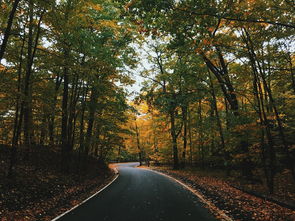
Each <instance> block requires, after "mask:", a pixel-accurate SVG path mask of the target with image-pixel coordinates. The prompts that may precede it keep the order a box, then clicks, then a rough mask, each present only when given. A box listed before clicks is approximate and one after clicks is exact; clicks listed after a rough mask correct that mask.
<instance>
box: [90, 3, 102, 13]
mask: <svg viewBox="0 0 295 221" xmlns="http://www.w3.org/2000/svg"><path fill="white" fill-rule="evenodd" d="M88 7H90V8H91V9H93V10H95V11H102V10H103V7H102V6H101V5H99V4H94V3H92V2H89V3H88Z"/></svg>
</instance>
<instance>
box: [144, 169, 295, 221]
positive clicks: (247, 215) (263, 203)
mask: <svg viewBox="0 0 295 221" xmlns="http://www.w3.org/2000/svg"><path fill="white" fill-rule="evenodd" d="M149 169H152V170H155V171H158V172H161V173H164V174H167V175H169V176H171V177H173V178H175V179H177V180H179V181H181V182H183V183H185V184H186V185H188V186H189V187H191V188H192V189H194V190H195V191H197V192H198V193H199V194H201V195H202V196H203V198H205V200H206V201H209V202H210V203H211V204H213V205H214V206H215V207H217V208H218V209H219V210H221V211H222V212H224V213H225V214H226V215H227V216H229V217H230V218H232V219H233V220H239V221H251V220H258V221H293V220H295V211H294V210H292V209H290V208H286V207H283V206H280V205H278V204H276V203H274V202H271V201H269V200H266V199H263V198H260V197H256V196H254V195H252V194H248V193H246V192H244V191H242V190H239V189H237V188H235V187H233V186H232V185H231V182H230V181H225V180H223V179H220V178H216V177H214V176H210V174H208V175H204V174H201V173H198V171H196V170H172V169H170V168H168V167H155V166H152V167H149Z"/></svg>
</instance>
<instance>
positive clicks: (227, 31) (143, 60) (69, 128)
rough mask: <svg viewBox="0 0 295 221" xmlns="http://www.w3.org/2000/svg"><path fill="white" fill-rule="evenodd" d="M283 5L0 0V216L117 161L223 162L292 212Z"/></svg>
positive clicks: (294, 60)
mask: <svg viewBox="0 0 295 221" xmlns="http://www.w3.org/2000/svg"><path fill="white" fill-rule="evenodd" d="M294 15H295V4H294V1H292V0H283V1H282V0H255V1H254V0H83V1H81V0H52V1H50V0H46V1H45V0H26V1H23V0H1V1H0V39H1V40H0V164H1V165H0V167H1V168H0V180H1V181H0V191H1V193H2V192H3V193H4V192H7V195H4V194H3V195H1V197H0V217H1V214H10V213H12V212H13V211H17V210H18V211H19V210H25V208H26V205H27V204H28V202H29V201H31V200H32V199H31V198H27V199H25V198H21V199H18V200H17V201H18V202H19V205H18V204H17V203H15V201H16V200H15V197H17V196H18V195H17V193H16V192H17V191H19V189H20V188H21V187H23V186H26V185H27V186H30V188H29V189H28V190H27V191H28V192H34V191H35V190H36V188H37V186H40V185H41V186H42V185H43V186H44V189H43V190H42V191H41V190H40V191H39V192H38V191H37V192H38V193H37V192H36V194H37V196H38V197H39V196H40V195H42V194H43V193H44V191H45V192H46V191H47V192H46V193H45V195H46V194H50V193H49V190H48V186H49V185H51V184H52V183H53V182H55V183H59V182H61V181H60V180H61V179H64V180H63V181H62V182H64V183H66V182H68V183H67V184H66V185H65V187H64V190H65V189H67V188H68V187H69V186H71V185H72V186H76V185H78V184H77V183H79V185H82V186H83V185H84V184H83V182H84V181H85V180H86V181H87V180H89V179H90V178H89V177H91V179H92V178H94V177H95V176H96V171H99V173H100V174H101V177H100V180H99V181H97V182H99V183H100V184H101V182H104V181H102V180H104V179H106V177H108V176H111V175H110V174H109V173H110V172H109V171H107V164H108V163H109V162H126V161H140V164H143V165H144V164H145V165H150V164H151V165H154V166H155V167H157V168H161V167H162V168H166V167H169V168H172V169H173V170H172V171H186V170H192V171H193V170H195V169H196V170H198V171H199V170H200V171H215V172H216V171H217V172H218V171H222V172H220V173H222V174H224V177H225V178H224V179H234V180H239V181H240V180H242V181H245V182H250V183H251V184H253V185H254V184H255V185H260V186H263V187H264V188H265V192H266V193H267V194H268V195H269V196H273V195H276V194H279V196H280V198H281V199H284V200H287V201H288V202H289V203H290V204H291V205H293V207H292V206H291V207H292V208H293V209H294V208H295V202H294V198H293V197H294V196H295V185H294V182H295V139H294V138H295V43H294V42H295V16H294ZM139 79H140V81H142V83H141V84H140V83H139V82H136V81H139ZM134 84H135V85H137V86H133V87H132V85H134ZM135 87H137V88H138V87H140V89H135V92H133V93H132V92H131V91H130V88H131V90H132V88H133V89H134V88H135ZM208 173H209V172H208ZM33 177H34V178H33ZM62 177H66V178H62ZM66 179H68V180H70V181H65V180H66ZM32 182H34V184H33V183H32ZM44 183H46V184H44ZM96 184H97V183H96ZM96 184H93V183H92V185H93V186H95V185H96ZM67 185H69V186H67ZM284 187H285V188H286V190H285V191H284V193H281V192H282V191H283V190H282V189H283V188H284ZM14 190H17V191H14ZM56 191H57V192H58V193H59V194H60V193H61V192H60V190H56ZM20 192H21V191H20ZM42 192H43V193H42ZM19 194H20V195H24V194H27V193H26V192H25V190H23V192H21V193H19ZM38 194H39V195H38ZM38 197H35V198H34V199H33V200H35V201H37V200H38V199H36V198H38ZM292 198H293V199H292ZM284 202H285V201H284ZM290 204H288V205H290ZM12 205H13V206H12ZM1 207H2V208H1ZM44 216H45V215H44ZM16 220H17V219H16Z"/></svg>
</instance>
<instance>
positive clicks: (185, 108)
mask: <svg viewBox="0 0 295 221" xmlns="http://www.w3.org/2000/svg"><path fill="white" fill-rule="evenodd" d="M181 109H182V121H183V152H182V167H183V168H184V167H185V166H186V147H187V106H185V105H183V106H182V107H181Z"/></svg>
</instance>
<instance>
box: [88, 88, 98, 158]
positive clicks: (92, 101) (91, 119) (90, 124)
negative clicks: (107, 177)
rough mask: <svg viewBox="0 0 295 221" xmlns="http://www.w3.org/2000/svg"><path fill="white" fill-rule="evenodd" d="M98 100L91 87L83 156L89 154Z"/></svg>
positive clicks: (94, 89)
mask: <svg viewBox="0 0 295 221" xmlns="http://www.w3.org/2000/svg"><path fill="white" fill-rule="evenodd" d="M97 98H98V92H97V90H96V86H93V87H92V89H91V97H90V104H89V118H88V128H87V133H86V142H85V154H86V155H87V154H89V148H90V144H91V138H92V130H93V125H94V118H95V113H96V109H97V108H96V106H97V104H96V102H97Z"/></svg>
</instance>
